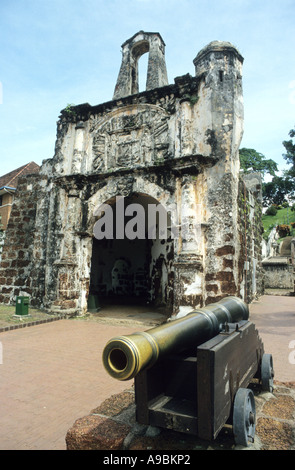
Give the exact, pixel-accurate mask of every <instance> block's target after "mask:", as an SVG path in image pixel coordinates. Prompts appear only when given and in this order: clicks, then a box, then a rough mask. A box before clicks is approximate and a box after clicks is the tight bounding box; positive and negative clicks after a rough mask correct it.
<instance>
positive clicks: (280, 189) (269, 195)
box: [262, 175, 295, 207]
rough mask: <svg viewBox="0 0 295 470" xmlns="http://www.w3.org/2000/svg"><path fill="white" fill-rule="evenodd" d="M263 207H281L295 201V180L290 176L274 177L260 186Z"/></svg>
mask: <svg viewBox="0 0 295 470" xmlns="http://www.w3.org/2000/svg"><path fill="white" fill-rule="evenodd" d="M262 196H263V205H264V206H265V207H267V206H269V205H271V204H277V205H281V204H283V203H284V202H286V201H288V200H295V180H294V178H293V177H292V176H290V175H284V176H274V177H273V179H272V181H269V182H268V183H263V185H262Z"/></svg>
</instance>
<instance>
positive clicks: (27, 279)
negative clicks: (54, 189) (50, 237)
mask: <svg viewBox="0 0 295 470" xmlns="http://www.w3.org/2000/svg"><path fill="white" fill-rule="evenodd" d="M46 188H47V177H40V176H39V175H31V176H25V177H22V178H20V179H19V183H18V188H17V192H16V197H15V200H14V203H13V207H12V211H11V214H10V219H9V223H8V226H7V229H6V237H5V244H4V247H3V251H2V260H1V265H0V285H1V286H2V289H1V292H0V302H4V303H12V302H14V301H15V297H16V296H18V295H29V296H30V297H31V299H32V300H31V305H33V306H34V305H35V306H36V305H40V304H42V299H43V297H44V292H45V282H44V280H45V273H44V267H45V257H46V234H47V230H46V228H47V210H46V209H47V208H46V207H45V206H44V201H45V199H44V191H46ZM38 205H39V210H38V212H37V206H38Z"/></svg>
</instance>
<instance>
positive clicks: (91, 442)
mask: <svg viewBox="0 0 295 470" xmlns="http://www.w3.org/2000/svg"><path fill="white" fill-rule="evenodd" d="M255 401H256V415H257V417H256V435H255V442H254V444H253V445H251V447H248V448H247V449H252V450H265V449H266V450H277V449H282V450H295V427H294V416H295V384H294V383H292V384H290V383H288V384H279V383H277V384H276V386H275V390H274V393H273V394H271V393H260V394H256V397H255ZM66 445H67V450H107V451H118V450H133V451H134V450H135V451H136V450H148V451H154V450H158V451H159V450H160V451H161V450H167V451H180V452H181V451H184V450H186V451H191V450H209V449H212V450H213V449H216V450H234V449H243V447H241V446H236V445H235V443H234V439H233V435H232V429H231V427H230V426H225V427H224V429H222V431H221V432H220V433H219V435H218V436H217V439H216V440H215V441H213V442H206V441H203V440H201V439H198V438H197V437H196V436H191V435H187V434H182V433H178V432H174V431H171V430H168V429H159V428H155V427H152V426H145V425H141V424H138V423H137V422H136V420H135V399H134V391H133V389H130V390H126V391H125V392H122V393H120V394H118V395H113V396H111V397H110V398H108V399H107V400H106V401H104V402H103V403H102V404H101V405H100V406H99V407H98V408H96V409H94V410H92V411H91V413H90V414H89V415H88V416H85V417H83V418H79V419H77V420H76V421H75V423H74V424H73V426H72V427H71V428H70V429H69V431H68V432H67V435H66Z"/></svg>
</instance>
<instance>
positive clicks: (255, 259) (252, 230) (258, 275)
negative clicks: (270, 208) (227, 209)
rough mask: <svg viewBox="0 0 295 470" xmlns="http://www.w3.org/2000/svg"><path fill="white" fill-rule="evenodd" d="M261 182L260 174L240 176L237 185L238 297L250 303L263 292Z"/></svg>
mask: <svg viewBox="0 0 295 470" xmlns="http://www.w3.org/2000/svg"><path fill="white" fill-rule="evenodd" d="M261 199H262V183H261V175H260V174H257V173H256V174H252V175H247V176H246V177H245V176H242V177H241V179H240V183H239V197H238V204H239V236H240V243H239V264H238V275H239V285H240V296H241V297H242V298H244V299H245V301H246V302H251V301H252V300H254V299H255V298H258V297H259V296H261V295H262V294H263V292H264V272H263V266H262V240H263V237H262V235H263V224H262V204H261Z"/></svg>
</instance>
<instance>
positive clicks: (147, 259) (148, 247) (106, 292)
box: [89, 196, 173, 310]
mask: <svg viewBox="0 0 295 470" xmlns="http://www.w3.org/2000/svg"><path fill="white" fill-rule="evenodd" d="M152 201H154V200H153V199H152V198H149V197H147V196H137V197H135V196H133V197H130V198H125V202H126V204H125V205H126V206H127V205H128V204H129V203H134V202H136V203H139V204H141V205H143V206H144V207H145V208H146V207H147V204H148V203H151V202H152ZM115 219H116V214H115V210H114V234H115V232H116V230H115ZM129 219H130V217H129ZM125 220H126V219H125ZM172 259H173V240H171V238H168V239H159V238H156V239H148V237H147V236H146V237H145V238H144V239H138V238H135V239H133V240H131V239H129V238H127V237H126V236H125V238H124V239H116V238H115V237H114V238H113V239H102V240H97V239H96V238H93V248H92V261H91V276H90V290H89V294H92V295H95V296H97V297H98V298H99V303H100V305H101V306H103V305H111V304H116V305H135V304H136V305H147V304H149V305H151V306H155V307H163V308H166V310H167V307H168V309H169V307H170V305H172V299H171V296H172V295H173V285H172V288H171V284H173V279H172V274H171V272H170V271H171V262H172ZM169 285H170V288H169Z"/></svg>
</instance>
